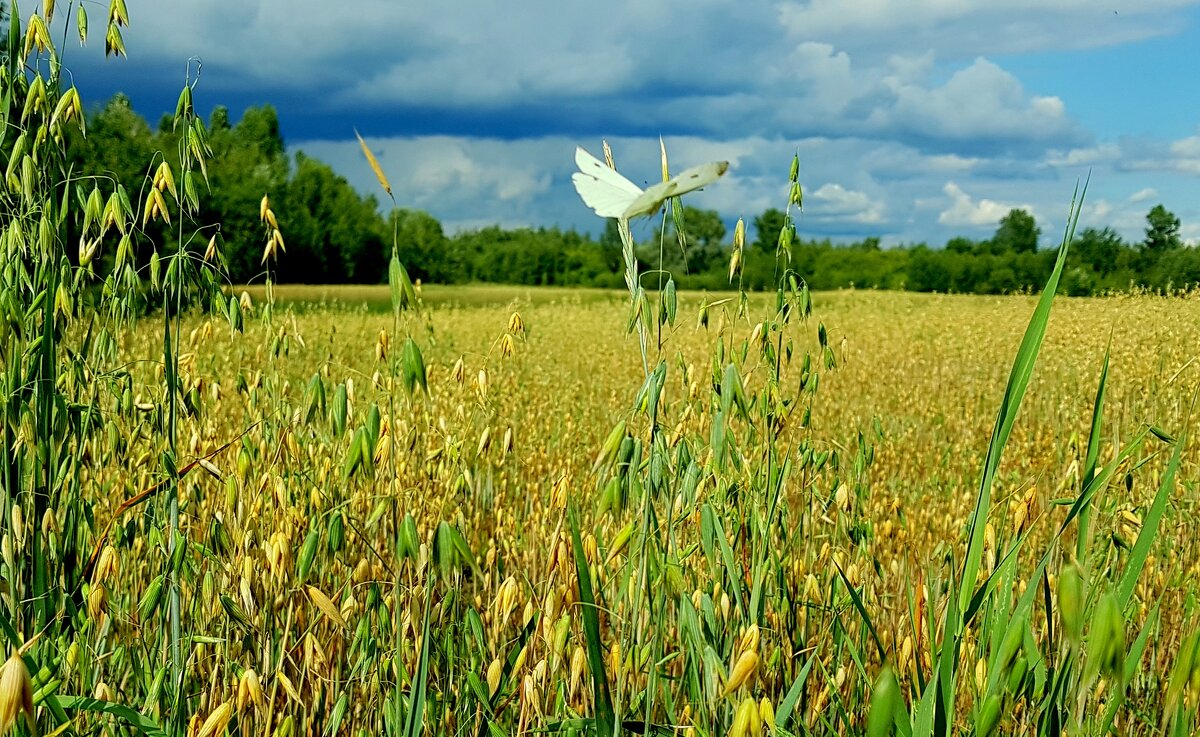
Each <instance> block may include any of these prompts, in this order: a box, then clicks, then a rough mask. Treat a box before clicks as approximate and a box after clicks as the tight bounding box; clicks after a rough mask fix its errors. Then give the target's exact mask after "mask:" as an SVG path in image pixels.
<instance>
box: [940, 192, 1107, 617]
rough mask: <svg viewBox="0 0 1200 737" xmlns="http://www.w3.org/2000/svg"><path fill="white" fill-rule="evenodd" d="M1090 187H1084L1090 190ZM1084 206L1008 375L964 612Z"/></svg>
mask: <svg viewBox="0 0 1200 737" xmlns="http://www.w3.org/2000/svg"><path fill="white" fill-rule="evenodd" d="M1086 189H1087V186H1086V185H1084V190H1085V191H1086ZM1082 206H1083V193H1080V195H1079V196H1078V197H1077V198H1075V200H1074V201H1073V202H1072V204H1071V216H1070V218H1069V224H1068V226H1067V231H1066V233H1065V234H1064V236H1063V240H1062V243H1061V244H1060V245H1059V247H1058V259H1057V260H1056V261H1055V263H1054V271H1053V272H1051V274H1050V278H1049V279H1048V280H1047V281H1046V287H1045V289H1043V290H1042V296H1041V297H1040V298H1039V299H1038V303H1037V307H1036V308H1035V309H1034V311H1033V316H1032V317H1031V318H1030V320H1029V326H1028V327H1027V328H1026V330H1025V337H1024V338H1022V340H1021V346H1020V348H1018V349H1017V357H1016V359H1015V360H1014V361H1013V366H1012V371H1011V372H1010V373H1009V376H1008V386H1007V387H1005V389H1004V399H1003V401H1002V402H1001V403H1000V411H999V412H998V413H997V414H996V425H995V427H994V429H993V430H992V439H991V442H990V443H989V444H988V450H987V457H986V459H985V460H984V464H983V474H982V475H981V477H980V480H979V495H978V497H977V498H976V501H975V511H974V513H973V514H972V516H971V527H970V530H971V533H970V536H969V538H968V543H967V554H966V557H965V558H964V562H963V568H962V579H961V586H960V588H959V595H958V609H959V611H964V610H966V609H967V607H968V606H969V605H970V600H971V593H972V591H973V589H974V585H975V579H976V577H977V576H978V574H979V565H980V561H981V559H982V557H983V534H984V529H985V528H986V526H987V519H988V515H989V513H990V512H991V506H992V482H993V481H994V480H995V477H996V471H997V469H998V468H999V467H1000V457H1001V456H1002V455H1003V453H1004V446H1005V445H1007V444H1008V436H1009V434H1010V433H1011V432H1012V427H1013V423H1014V422H1016V419H1017V412H1018V411H1019V410H1020V408H1021V402H1022V400H1023V399H1024V398H1025V390H1026V389H1027V388H1028V386H1029V379H1030V376H1031V375H1032V374H1033V366H1034V364H1035V363H1036V362H1037V357H1038V353H1039V352H1040V351H1041V348H1042V341H1043V339H1044V338H1045V337H1046V326H1047V324H1048V323H1049V321H1050V307H1051V305H1052V303H1053V301H1054V295H1055V293H1056V292H1057V291H1058V283H1059V280H1060V279H1061V278H1062V272H1063V266H1064V265H1065V264H1066V261H1067V251H1068V250H1069V249H1070V245H1071V240H1072V238H1074V235H1075V226H1076V225H1077V224H1078V222H1079V214H1080V210H1081V208H1082Z"/></svg>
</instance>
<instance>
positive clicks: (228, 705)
mask: <svg viewBox="0 0 1200 737" xmlns="http://www.w3.org/2000/svg"><path fill="white" fill-rule="evenodd" d="M231 717H233V703H232V702H229V701H226V702H223V703H222V704H221V705H220V706H218V707H217V708H216V709H214V710H213V712H212V713H211V714H209V715H208V719H205V720H204V724H203V725H202V726H201V727H200V731H199V733H198V734H197V735H196V737H216V735H219V734H222V733H224V732H225V726H226V725H227V724H229V720H230V718H231Z"/></svg>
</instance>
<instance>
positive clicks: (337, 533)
mask: <svg viewBox="0 0 1200 737" xmlns="http://www.w3.org/2000/svg"><path fill="white" fill-rule="evenodd" d="M345 544H346V523H345V520H343V519H342V512H341V510H340V509H339V510H337V511H335V512H334V513H333V515H331V516H330V518H329V552H330V553H333V554H335V555H336V554H337V553H339V552H341V550H342V548H343V547H344V546H345Z"/></svg>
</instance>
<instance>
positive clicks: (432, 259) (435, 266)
mask: <svg viewBox="0 0 1200 737" xmlns="http://www.w3.org/2000/svg"><path fill="white" fill-rule="evenodd" d="M393 217H395V218H396V223H395V224H396V234H397V235H396V243H397V246H398V249H399V255H400V261H401V263H403V264H404V265H405V268H407V269H408V274H409V276H411V277H412V278H413V279H420V280H422V281H427V282H429V281H432V282H442V283H447V282H453V281H457V279H456V278H455V276H456V274H457V272H458V271H459V267H458V264H456V263H454V261H453V260H452V259H451V258H450V253H449V251H448V249H447V247H446V246H447V240H446V234H445V233H443V232H442V224H441V223H440V222H438V220H437V219H436V218H435V217H433V216H432V215H430V214H429V213H427V212H425V211H423V210H398V211H396V213H395V215H394V216H393ZM388 232H391V229H390V228H389V229H388Z"/></svg>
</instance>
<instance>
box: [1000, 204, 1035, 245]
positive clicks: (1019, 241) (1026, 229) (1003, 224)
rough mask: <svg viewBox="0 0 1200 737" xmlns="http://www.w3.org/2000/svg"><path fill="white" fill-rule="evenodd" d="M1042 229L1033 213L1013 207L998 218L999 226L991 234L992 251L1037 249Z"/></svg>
mask: <svg viewBox="0 0 1200 737" xmlns="http://www.w3.org/2000/svg"><path fill="white" fill-rule="evenodd" d="M1041 233H1042V229H1041V228H1039V227H1038V224H1037V221H1036V220H1035V219H1034V217H1033V215H1031V214H1029V213H1028V212H1026V211H1025V210H1018V209H1013V210H1009V211H1008V214H1007V215H1005V216H1004V217H1003V218H1001V219H1000V226H999V227H998V228H996V233H995V235H993V236H992V251H993V252H994V253H1006V252H1013V253H1031V252H1033V251H1036V250H1037V245H1038V236H1039V235H1041Z"/></svg>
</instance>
